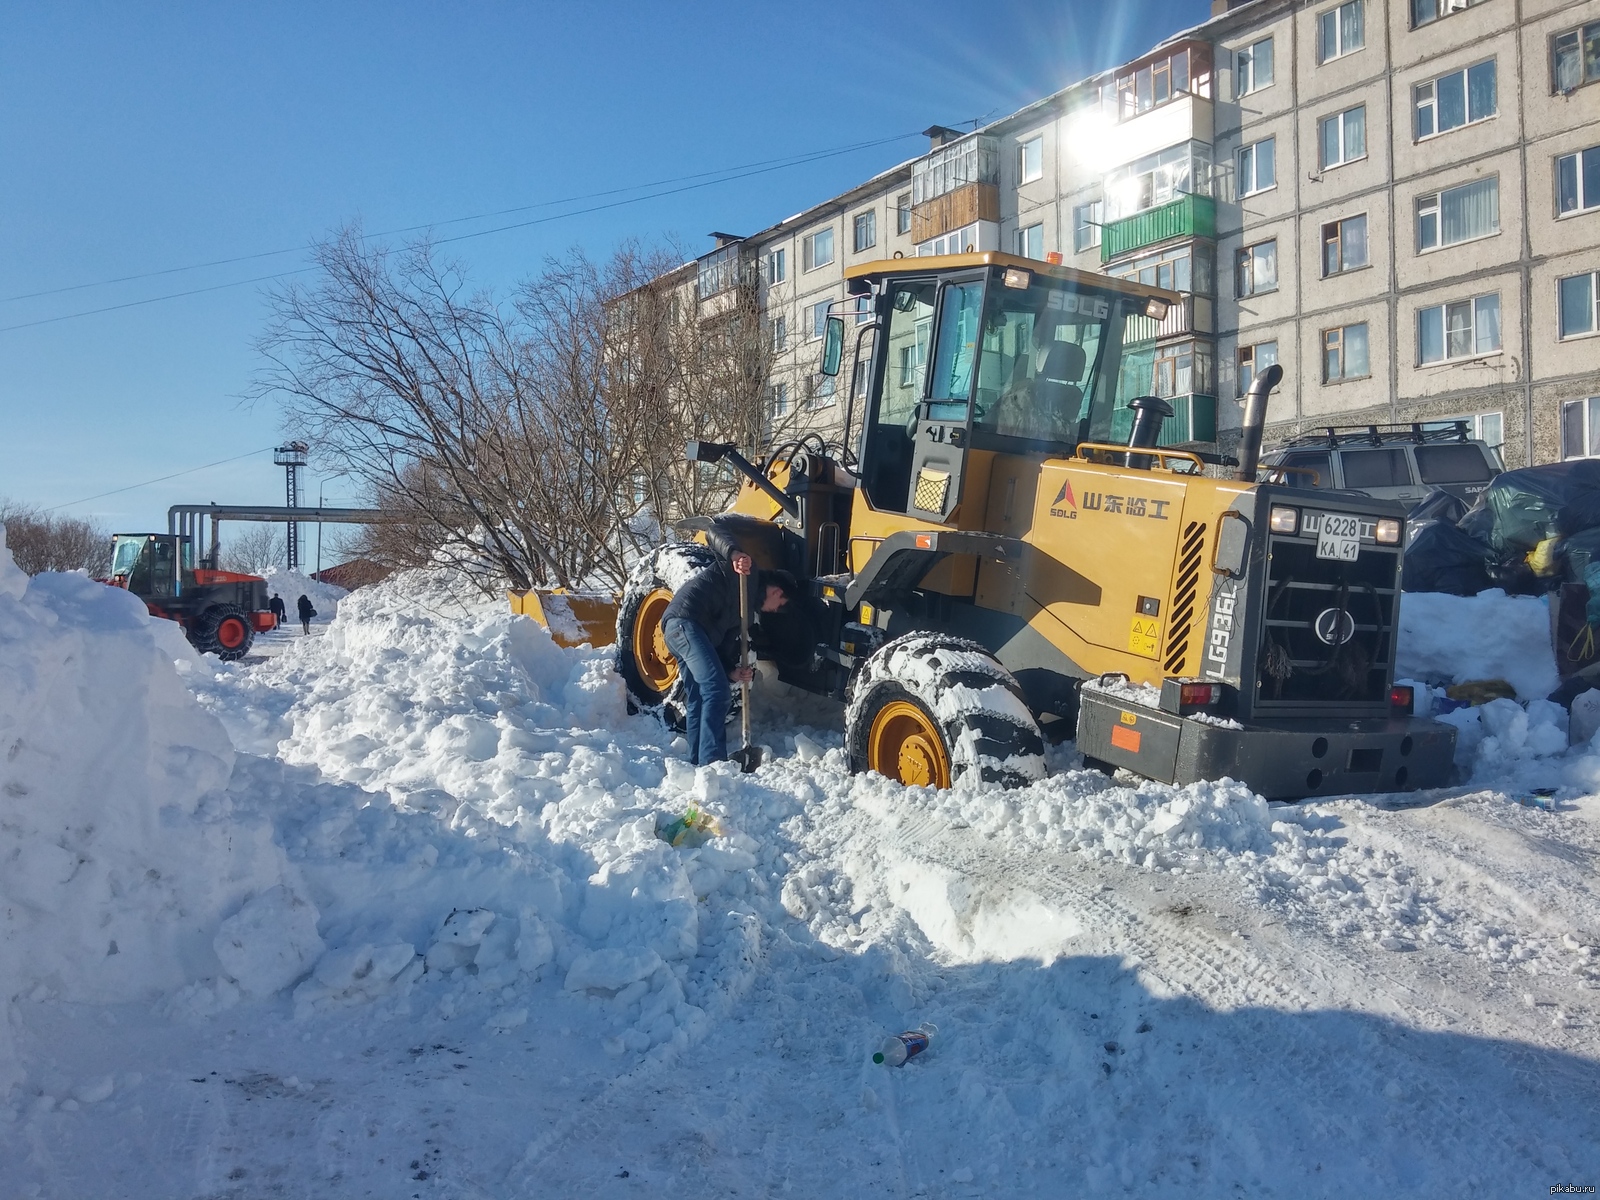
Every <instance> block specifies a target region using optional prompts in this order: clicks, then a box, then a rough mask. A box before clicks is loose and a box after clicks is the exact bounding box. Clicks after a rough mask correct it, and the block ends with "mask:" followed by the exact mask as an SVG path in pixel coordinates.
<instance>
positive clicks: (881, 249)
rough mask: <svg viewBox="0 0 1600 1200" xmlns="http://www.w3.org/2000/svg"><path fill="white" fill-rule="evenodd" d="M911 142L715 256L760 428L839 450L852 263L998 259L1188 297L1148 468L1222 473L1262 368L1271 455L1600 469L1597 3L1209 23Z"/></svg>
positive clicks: (1137, 367) (1240, 7)
mask: <svg viewBox="0 0 1600 1200" xmlns="http://www.w3.org/2000/svg"><path fill="white" fill-rule="evenodd" d="M928 132H929V136H930V139H931V140H930V147H929V150H928V152H927V153H926V154H925V155H923V156H921V157H919V158H917V159H914V160H912V161H911V162H908V163H902V164H900V165H898V166H896V167H894V168H893V169H891V170H889V171H886V172H884V173H883V174H881V175H878V176H876V177H874V178H873V179H871V180H869V181H867V182H866V183H864V184H862V185H861V186H860V187H859V188H856V189H854V190H852V191H850V192H848V193H846V194H844V195H842V196H839V197H836V198H834V199H833V200H830V201H828V202H826V203H825V204H822V205H818V206H816V207H814V208H812V209H808V210H807V211H805V212H803V213H800V214H797V215H796V216H794V217H791V218H789V219H788V220H786V221H783V222H780V223H779V224H778V225H775V226H773V227H772V228H770V229H767V230H763V231H762V232H761V233H759V234H757V235H754V236H753V237H751V238H748V239H745V240H744V241H743V242H741V243H740V244H739V247H738V248H737V249H736V250H733V251H730V250H729V249H728V248H727V247H724V248H723V249H721V250H719V251H718V253H722V254H728V253H737V254H739V255H743V256H744V258H745V260H746V261H748V262H752V263H759V267H760V275H759V279H760V283H759V286H760V287H761V288H762V289H763V291H762V303H763V308H764V311H765V312H766V314H767V318H768V321H769V323H770V325H771V328H772V336H773V338H774V345H775V347H778V348H780V353H779V354H778V356H777V368H776V369H775V371H774V375H773V397H772V401H773V412H774V417H775V428H776V427H777V426H779V425H782V426H785V427H794V426H800V427H804V428H815V429H817V430H819V431H821V432H824V433H825V434H828V435H831V436H835V437H836V436H838V435H839V434H840V433H841V432H842V428H841V424H842V417H843V407H842V396H841V394H840V393H842V392H843V391H844V390H845V389H846V388H847V387H848V386H849V383H850V381H849V380H847V379H843V380H840V381H838V382H837V384H836V385H835V384H834V382H833V381H830V380H827V379H826V378H825V377H822V376H820V375H818V374H817V363H818V357H819V352H820V346H821V340H820V339H821V331H822V321H823V318H824V317H825V315H826V314H827V312H828V311H829V310H830V306H832V305H842V304H843V302H844V300H845V296H844V288H843V279H842V272H843V268H844V267H845V266H846V265H848V264H849V263H852V262H857V261H862V260H865V259H872V258H887V257H892V256H894V255H895V254H896V253H899V254H902V255H905V256H914V255H916V254H929V253H940V252H946V251H958V250H964V249H967V248H969V247H970V248H973V249H980V250H982V249H997V248H1004V249H1007V250H1011V251H1013V252H1015V253H1019V254H1024V255H1027V256H1030V257H1035V258H1049V259H1052V260H1055V261H1063V262H1066V263H1068V264H1071V265H1074V266H1077V267H1080V268H1082V269H1085V270H1096V271H1104V272H1107V273H1110V274H1113V275H1121V276H1135V277H1138V278H1141V279H1143V280H1145V281H1148V282H1152V283H1156V284H1159V285H1161V286H1164V287H1168V288H1171V289H1172V290H1174V291H1177V292H1180V293H1182V295H1183V297H1184V301H1183V303H1182V304H1181V305H1179V306H1176V307H1174V308H1173V309H1172V310H1171V311H1170V312H1169V313H1168V315H1167V318H1166V319H1165V320H1164V321H1163V322H1161V323H1160V325H1159V326H1158V325H1155V324H1154V323H1151V325H1150V327H1149V328H1147V329H1144V330H1141V331H1139V337H1138V344H1137V352H1136V353H1134V354H1132V355H1130V359H1129V364H1128V365H1127V366H1126V367H1125V370H1124V376H1123V383H1122V389H1123V391H1125V392H1126V393H1127V395H1128V396H1129V397H1132V396H1134V395H1143V394H1155V395H1160V396H1163V397H1166V398H1167V399H1169V400H1170V401H1171V402H1172V404H1173V406H1174V409H1175V411H1176V413H1177V416H1176V417H1175V418H1174V419H1173V420H1172V421H1170V422H1168V426H1167V429H1166V430H1165V431H1164V434H1163V438H1162V440H1163V442H1164V443H1166V444H1196V445H1200V446H1203V447H1211V448H1214V447H1218V446H1220V447H1221V448H1223V449H1227V448H1228V447H1229V446H1230V445H1231V444H1232V442H1233V441H1234V440H1235V438H1236V436H1237V433H1236V431H1237V429H1238V426H1239V420H1240V406H1239V404H1238V402H1237V401H1238V398H1239V397H1240V396H1242V394H1243V392H1244V390H1245V388H1246V387H1247V386H1248V384H1249V381H1250V379H1251V378H1252V377H1253V375H1254V373H1255V372H1256V371H1258V370H1260V369H1262V368H1263V367H1265V366H1267V365H1269V364H1271V363H1274V362H1276V363H1279V364H1281V365H1282V366H1283V368H1284V372H1285V378H1284V383H1283V386H1282V387H1281V389H1280V390H1279V391H1278V392H1277V393H1276V394H1275V395H1274V397H1273V400H1272V403H1271V405H1270V408H1269V413H1268V420H1269V431H1268V438H1269V441H1270V440H1272V439H1274V438H1275V437H1281V436H1286V435H1289V434H1292V433H1296V432H1301V431H1305V430H1309V429H1315V428H1318V427H1320V426H1324V425H1330V424H1368V423H1377V424H1384V423H1395V422H1402V423H1409V422H1431V421H1443V420H1457V419H1463V418H1465V419H1469V420H1470V421H1471V422H1472V423H1473V426H1474V428H1475V429H1476V431H1477V432H1478V433H1479V434H1480V435H1481V436H1483V437H1484V438H1485V440H1487V441H1489V442H1490V443H1492V444H1496V445H1503V447H1504V454H1505V457H1506V460H1507V463H1508V465H1511V466H1518V465H1523V464H1526V463H1531V462H1548V461H1553V460H1556V459H1559V458H1562V457H1573V456H1589V455H1595V456H1600V0H1580V2H1577V3H1573V2H1571V0H1567V2H1562V0H1324V2H1322V3H1314V2H1310V3H1308V2H1307V0H1242V2H1241V0H1233V2H1232V3H1231V4H1230V3H1229V2H1228V0H1216V3H1215V4H1214V6H1213V16H1212V18H1211V20H1209V21H1208V22H1206V23H1205V24H1203V25H1201V26H1198V27H1196V28H1194V29H1190V30H1186V31H1183V32H1181V33H1178V34H1176V35H1175V36H1173V37H1172V38H1171V39H1169V40H1167V41H1166V42H1163V43H1162V44H1161V45H1159V46H1157V47H1156V48H1154V49H1153V50H1152V51H1150V52H1149V53H1148V54H1146V55H1143V56H1141V57H1140V58H1138V59H1135V60H1133V61H1131V62H1128V63H1126V64H1124V65H1123V66H1121V67H1118V68H1116V69H1114V70H1111V71H1107V72H1104V73H1102V74H1100V75H1096V76H1094V77H1092V78H1089V79H1085V80H1082V81H1080V82H1079V83H1076V84H1074V85H1072V86H1071V87H1068V88H1066V89H1063V90H1062V91H1060V92H1057V93H1055V94H1053V95H1051V96H1048V97H1045V98H1044V99H1042V100H1040V101H1038V102H1036V103H1035V104H1032V105H1030V106H1028V107H1027V108H1024V109H1022V110H1020V111H1018V112H1016V113H1013V114H1011V115H1009V116H1007V117H1005V118H1003V119H1001V120H999V121H996V122H993V123H991V124H989V125H987V126H984V127H983V128H980V129H977V130H975V131H972V132H970V133H959V132H957V131H953V130H948V129H941V128H938V127H936V128H934V129H931V130H929V131H928ZM702 261H704V260H702ZM834 311H838V309H834Z"/></svg>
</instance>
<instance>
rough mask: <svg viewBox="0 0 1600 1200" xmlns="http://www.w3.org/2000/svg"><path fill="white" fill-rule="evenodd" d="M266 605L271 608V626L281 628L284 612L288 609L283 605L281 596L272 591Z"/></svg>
mask: <svg viewBox="0 0 1600 1200" xmlns="http://www.w3.org/2000/svg"><path fill="white" fill-rule="evenodd" d="M267 607H268V608H269V609H271V610H272V627H273V628H274V629H278V628H281V627H282V625H283V616H284V613H286V612H287V611H288V609H286V608H285V607H284V604H283V597H282V596H280V595H278V593H277V592H273V593H272V599H271V600H269V601H267Z"/></svg>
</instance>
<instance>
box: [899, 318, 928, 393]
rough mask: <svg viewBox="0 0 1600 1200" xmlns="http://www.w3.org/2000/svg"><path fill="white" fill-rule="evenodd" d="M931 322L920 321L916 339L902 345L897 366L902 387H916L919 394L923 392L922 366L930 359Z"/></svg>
mask: <svg viewBox="0 0 1600 1200" xmlns="http://www.w3.org/2000/svg"><path fill="white" fill-rule="evenodd" d="M929 329H930V326H929V323H928V322H925V321H919V322H918V323H917V326H916V335H917V336H916V340H915V341H914V342H913V343H912V344H911V345H909V346H901V347H900V351H899V361H898V363H897V366H898V368H899V372H900V387H901V388H902V389H906V388H915V389H916V390H917V394H918V395H921V393H922V368H923V365H924V364H925V363H926V362H927V361H928V337H929Z"/></svg>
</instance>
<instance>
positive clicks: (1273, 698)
mask: <svg viewBox="0 0 1600 1200" xmlns="http://www.w3.org/2000/svg"><path fill="white" fill-rule="evenodd" d="M1399 567H1400V555H1399V552H1398V550H1390V549H1388V548H1383V547H1378V546H1376V545H1373V544H1371V543H1370V542H1363V543H1362V546H1361V551H1360V554H1359V555H1358V556H1357V558H1356V560H1355V561H1354V562H1336V561H1334V560H1332V559H1325V558H1318V557H1317V547H1316V540H1315V539H1314V538H1312V539H1305V538H1295V537H1273V538H1271V539H1270V541H1269V542H1268V552H1267V582H1266V589H1265V592H1264V595H1263V600H1262V612H1261V617H1262V621H1261V644H1260V650H1259V653H1258V655H1257V658H1256V703H1257V706H1258V707H1261V706H1268V707H1270V706H1271V705H1273V704H1282V705H1286V706H1287V705H1293V704H1304V703H1307V702H1316V703H1329V702H1344V703H1351V704H1368V703H1377V704H1387V703H1388V698H1389V697H1388V684H1389V665H1390V661H1391V659H1392V658H1393V656H1394V643H1395V629H1394V621H1395V615H1396V611H1397V609H1396V603H1395V600H1396V588H1395V583H1396V576H1397V575H1398V573H1399ZM1319 619H1320V621H1321V623H1322V631H1323V636H1318V622H1319ZM1330 637H1331V639H1332V640H1331V641H1330V640H1329V638H1330ZM1342 639H1346V640H1342Z"/></svg>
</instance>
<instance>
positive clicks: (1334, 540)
mask: <svg viewBox="0 0 1600 1200" xmlns="http://www.w3.org/2000/svg"><path fill="white" fill-rule="evenodd" d="M1360 554H1361V518H1360V517H1352V516H1346V515H1344V514H1342V513H1323V514H1322V527H1321V529H1319V530H1318V531H1317V557H1318V558H1331V559H1333V560H1334V561H1336V562H1355V561H1356V558H1357V557H1358V556H1359V555H1360Z"/></svg>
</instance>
